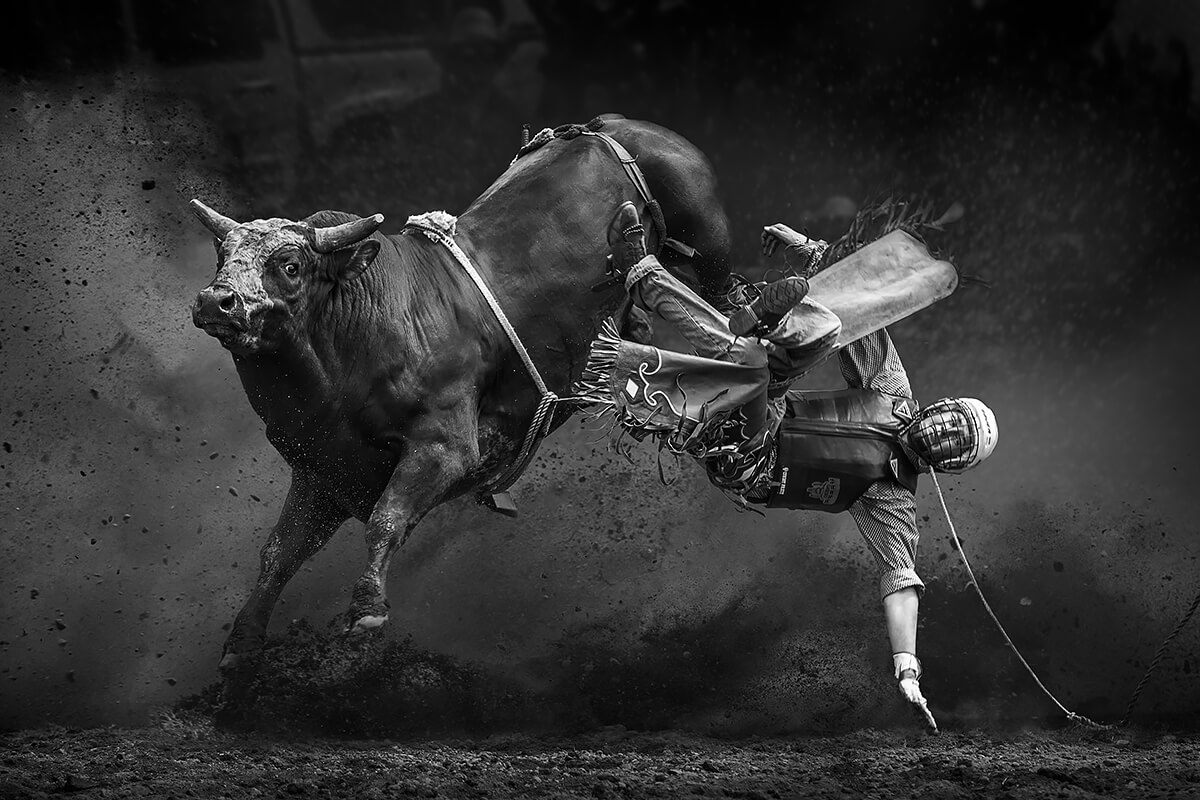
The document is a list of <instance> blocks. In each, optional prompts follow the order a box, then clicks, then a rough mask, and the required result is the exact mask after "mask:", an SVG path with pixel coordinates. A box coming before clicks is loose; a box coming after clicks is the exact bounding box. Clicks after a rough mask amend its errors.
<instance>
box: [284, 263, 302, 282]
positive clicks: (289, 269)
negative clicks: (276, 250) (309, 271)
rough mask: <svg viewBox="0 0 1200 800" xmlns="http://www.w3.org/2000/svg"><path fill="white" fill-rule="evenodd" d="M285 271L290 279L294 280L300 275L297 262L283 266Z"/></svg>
mask: <svg viewBox="0 0 1200 800" xmlns="http://www.w3.org/2000/svg"><path fill="white" fill-rule="evenodd" d="M283 271H284V272H286V273H287V275H288V277H289V278H294V277H296V275H298V274H299V273H300V265H299V264H297V263H296V262H295V261H289V262H288V263H286V264H284V265H283Z"/></svg>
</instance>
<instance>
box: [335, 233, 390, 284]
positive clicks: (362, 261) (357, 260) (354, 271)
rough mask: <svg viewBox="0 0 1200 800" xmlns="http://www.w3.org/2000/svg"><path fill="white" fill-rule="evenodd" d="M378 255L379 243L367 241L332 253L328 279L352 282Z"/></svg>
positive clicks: (371, 240)
mask: <svg viewBox="0 0 1200 800" xmlns="http://www.w3.org/2000/svg"><path fill="white" fill-rule="evenodd" d="M377 255H379V242H377V241H375V240H374V239H367V240H366V241H365V242H360V243H358V244H356V245H354V246H353V247H343V248H341V249H340V250H335V251H334V253H333V264H332V266H331V267H330V270H329V277H330V278H332V279H333V280H335V281H352V280H354V279H355V278H357V277H358V276H359V275H362V274H363V273H364V272H366V270H367V267H369V266H371V262H372V261H374V260H375V256H377Z"/></svg>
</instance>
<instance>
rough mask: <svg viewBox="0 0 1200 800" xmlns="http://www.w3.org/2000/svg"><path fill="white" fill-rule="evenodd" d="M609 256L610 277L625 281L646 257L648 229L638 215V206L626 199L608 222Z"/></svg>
mask: <svg viewBox="0 0 1200 800" xmlns="http://www.w3.org/2000/svg"><path fill="white" fill-rule="evenodd" d="M608 246H609V248H611V250H612V252H611V253H610V254H609V256H608V274H609V277H610V278H615V279H616V280H617V281H624V280H625V276H627V275H628V274H629V270H631V269H632V268H633V266H634V265H635V264H637V263H638V262H639V261H641V260H642V259H643V258H645V257H646V229H645V227H643V226H642V220H641V218H640V217H638V212H637V208H635V207H634V205H633V203H631V202H629V201H628V200H626V201H625V202H624V203H622V204H621V205H620V207H619V208H618V209H617V213H616V216H614V217H613V218H612V222H610V223H609V224H608Z"/></svg>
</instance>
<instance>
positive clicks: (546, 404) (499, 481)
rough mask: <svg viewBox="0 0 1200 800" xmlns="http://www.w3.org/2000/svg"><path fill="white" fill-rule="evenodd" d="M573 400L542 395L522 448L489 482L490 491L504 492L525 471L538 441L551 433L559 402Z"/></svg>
mask: <svg viewBox="0 0 1200 800" xmlns="http://www.w3.org/2000/svg"><path fill="white" fill-rule="evenodd" d="M573 401H575V398H573V397H559V396H558V395H556V394H555V393H554V392H546V393H545V394H543V395H542V399H541V400H540V401H539V402H538V407H537V411H535V412H533V421H532V422H530V423H529V430H528V431H526V432H525V438H524V439H523V440H522V442H521V450H520V451H519V452H518V453H517V457H516V459H514V460H513V462H512V463H511V464H509V466H508V469H507V470H505V471H504V472H503V473H501V474H500V475H499V476H498V477H496V478H494V479H493V480H492V481H491V482H490V483H489V484H488V491H493V492H502V491H504V490H505V489H507V488H508V487H509V486H511V485H512V484H513V482H514V481H516V479H517V478H518V477H520V475H521V473H522V472H524V471H525V466H526V465H527V464H528V463H529V460H530V459H531V458H532V457H533V452H534V449H535V447H536V445H537V443H538V442H539V441H541V439H542V438H543V437H545V436H546V435H547V434H549V433H550V424H551V423H552V422H553V421H554V408H555V406H556V405H558V404H559V403H569V402H573Z"/></svg>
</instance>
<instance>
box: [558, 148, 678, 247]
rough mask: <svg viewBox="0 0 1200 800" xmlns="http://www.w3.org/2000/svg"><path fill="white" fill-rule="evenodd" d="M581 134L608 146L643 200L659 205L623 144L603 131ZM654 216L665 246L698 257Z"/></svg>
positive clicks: (632, 156) (648, 203)
mask: <svg viewBox="0 0 1200 800" xmlns="http://www.w3.org/2000/svg"><path fill="white" fill-rule="evenodd" d="M579 134H580V135H581V136H595V137H597V138H599V139H600V141H602V142H604V143H605V144H607V145H608V147H609V149H611V150H612V151H613V154H614V155H615V156H616V157H617V160H618V161H620V162H621V166H622V167H624V168H625V174H626V175H628V176H629V180H630V181H631V182H632V183H633V186H634V188H635V189H637V190H638V194H640V195H641V196H642V200H644V201H645V203H646V205H648V206H651V207H654V206H656V205H657V202H656V201H655V199H654V195H653V194H651V193H650V184H648V183H646V176H645V175H644V174H643V173H642V168H641V167H639V166H638V164H637V157H636V156H634V155H631V154H630V152H629V151H628V150H626V149H625V146H624V145H623V144H621V143H620V142H618V141H617V140H616V139H614V138H613V137H611V136H609V135H608V134H607V133H604V132H603V131H593V130H588V129H587V128H584V129H583V130H581V131H579ZM652 216H653V217H654V223H655V226H656V227H657V228H658V229H659V230H658V234H659V238H660V239H661V240H662V243H663V245H664V246H666V247H669V248H671V249H672V250H674V251H675V252H677V253H680V254H681V255H683V256H686V257H687V258H694V257H695V256H696V254H697V252H698V251H697V250H696V248H694V247H692V246H691V245H688V244H684V243H683V242H681V241H679V240H678V239H672V238H670V237H669V236H667V225H666V223H665V222H664V221H663V220H662V219H660V216H661V215H652Z"/></svg>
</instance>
